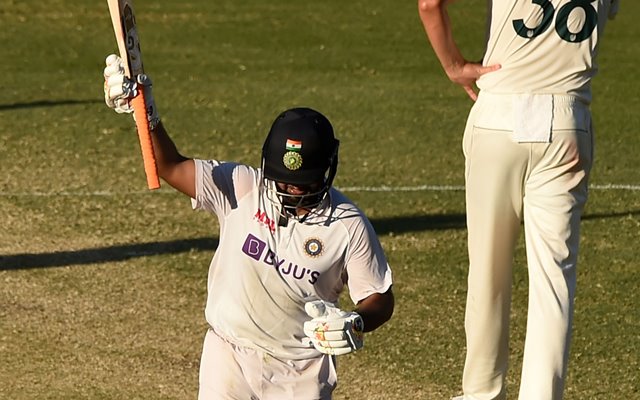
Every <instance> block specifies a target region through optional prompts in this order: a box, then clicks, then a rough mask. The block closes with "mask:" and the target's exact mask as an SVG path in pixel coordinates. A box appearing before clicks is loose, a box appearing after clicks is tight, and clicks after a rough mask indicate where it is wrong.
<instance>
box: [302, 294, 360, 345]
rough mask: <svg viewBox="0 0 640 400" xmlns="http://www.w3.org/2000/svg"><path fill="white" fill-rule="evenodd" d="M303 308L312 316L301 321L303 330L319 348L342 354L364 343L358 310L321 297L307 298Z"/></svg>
mask: <svg viewBox="0 0 640 400" xmlns="http://www.w3.org/2000/svg"><path fill="white" fill-rule="evenodd" d="M304 309H305V311H306V312H307V314H308V315H309V316H310V317H312V318H313V319H312V320H311V321H307V322H305V323H304V334H305V335H306V336H307V337H308V339H309V342H310V344H313V347H315V348H316V350H318V351H319V352H321V353H324V354H331V355H342V354H347V353H351V352H352V351H356V350H359V349H361V348H362V347H363V346H364V323H363V322H362V317H361V316H360V315H358V313H355V312H348V311H343V310H341V309H339V308H337V307H336V306H334V305H333V304H331V303H327V302H325V301H322V300H316V301H310V302H308V303H306V304H305V306H304Z"/></svg>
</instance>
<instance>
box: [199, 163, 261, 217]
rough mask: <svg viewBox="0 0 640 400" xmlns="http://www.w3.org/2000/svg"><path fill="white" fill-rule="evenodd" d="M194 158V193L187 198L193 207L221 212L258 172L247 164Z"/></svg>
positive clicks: (239, 196) (235, 200) (253, 182)
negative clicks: (192, 196)
mask: <svg viewBox="0 0 640 400" xmlns="http://www.w3.org/2000/svg"><path fill="white" fill-rule="evenodd" d="M194 161H195V167H196V197H195V198H193V199H191V206H192V207H193V209H194V210H204V211H209V212H212V213H214V214H216V215H218V216H219V217H222V216H225V215H227V214H228V213H229V212H230V211H231V210H233V209H234V208H236V207H237V206H238V201H239V200H240V199H242V197H244V196H245V195H246V194H247V193H249V192H250V191H251V190H252V188H254V187H255V185H257V184H258V173H257V171H256V170H255V169H254V168H251V167H249V166H246V165H243V164H238V163H232V162H222V161H216V160H194Z"/></svg>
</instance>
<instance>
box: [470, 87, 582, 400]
mask: <svg viewBox="0 0 640 400" xmlns="http://www.w3.org/2000/svg"><path fill="white" fill-rule="evenodd" d="M552 110H553V112H552V115H553V119H552V121H553V122H552V132H551V141H550V143H539V142H533V143H519V142H515V141H514V140H512V138H511V133H512V127H513V121H514V118H518V117H525V118H531V117H532V116H517V115H516V116H514V115H512V96H510V95H495V94H489V93H483V92H481V93H480V95H479V98H478V100H477V102H476V103H475V104H474V106H473V108H472V110H471V112H470V113H469V119H468V122H467V126H466V129H465V133H464V138H463V151H464V154H465V161H466V166H465V179H466V204H467V206H466V208H467V227H468V251H469V275H468V294H467V304H466V314H465V332H466V339H467V354H466V360H465V367H464V373H463V390H464V393H465V398H468V399H474V400H494V399H505V398H506V389H505V376H506V374H507V367H508V366H507V364H508V359H509V314H510V306H511V286H512V268H513V257H514V249H515V246H516V242H517V239H518V236H519V232H520V227H521V225H522V223H523V224H524V235H525V244H526V254H527V267H528V276H529V298H528V302H529V303H528V314H527V330H526V339H525V346H524V359H523V366H522V376H521V383H520V391H519V397H518V399H520V400H559V399H561V398H562V392H563V389H564V380H565V376H566V369H567V362H568V356H569V343H570V340H571V324H572V316H573V301H574V296H575V289H576V262H577V258H578V243H579V234H580V218H581V215H582V211H583V208H584V205H585V203H586V201H587V180H588V175H589V171H590V169H591V165H592V159H593V131H592V124H591V114H590V111H589V108H588V105H586V104H583V103H581V102H580V101H579V100H578V99H577V98H575V97H572V96H567V95H562V96H555V95H554V96H553V107H552Z"/></svg>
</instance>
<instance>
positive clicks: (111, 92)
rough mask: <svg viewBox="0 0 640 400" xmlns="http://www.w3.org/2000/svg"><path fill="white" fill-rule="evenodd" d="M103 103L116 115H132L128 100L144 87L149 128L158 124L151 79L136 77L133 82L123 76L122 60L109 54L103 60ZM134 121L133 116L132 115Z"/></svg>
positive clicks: (158, 118) (143, 75)
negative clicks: (104, 64) (104, 65)
mask: <svg viewBox="0 0 640 400" xmlns="http://www.w3.org/2000/svg"><path fill="white" fill-rule="evenodd" d="M105 63H106V67H105V68H104V101H105V103H106V104H107V106H108V107H109V108H112V109H114V110H115V111H116V112H117V113H132V112H133V107H132V106H131V103H130V100H131V99H132V98H134V97H136V96H137V95H138V89H139V88H140V87H144V99H145V108H146V111H147V120H148V121H149V127H150V128H151V129H152V130H153V129H155V127H156V126H157V125H158V123H160V116H159V115H158V109H157V107H156V104H155V100H154V98H153V91H152V89H151V86H152V84H153V82H152V81H151V78H149V76H147V75H145V74H141V75H138V76H136V78H135V81H134V80H131V79H129V78H127V77H126V76H125V75H124V65H123V63H122V59H121V58H120V57H119V56H117V55H115V54H111V55H109V56H108V57H107V59H106V60H105ZM134 119H135V115H134Z"/></svg>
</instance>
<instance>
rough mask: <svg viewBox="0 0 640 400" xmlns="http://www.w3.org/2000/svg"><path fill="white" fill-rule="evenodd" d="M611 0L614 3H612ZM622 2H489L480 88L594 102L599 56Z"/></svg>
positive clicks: (614, 0) (560, 0)
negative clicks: (487, 68)
mask: <svg viewBox="0 0 640 400" xmlns="http://www.w3.org/2000/svg"><path fill="white" fill-rule="evenodd" d="M612 2H613V4H612ZM617 5H618V0H552V1H550V0H493V1H491V0H489V13H490V21H489V27H488V30H489V37H488V41H487V48H486V51H485V56H484V58H483V64H484V65H494V64H501V65H502V68H501V69H499V70H498V71H495V72H491V73H488V74H485V75H483V76H482V77H481V78H480V79H479V80H478V82H477V85H478V87H479V88H480V89H482V90H486V91H488V92H492V93H498V94H500V93H545V94H571V95H576V96H579V97H580V98H582V99H583V100H584V101H585V102H587V103H589V102H590V101H591V86H590V82H591V78H592V77H593V76H594V75H595V74H596V72H597V65H596V63H595V57H596V53H597V49H598V44H599V42H600V40H601V39H602V32H603V29H604V25H605V22H606V20H607V17H610V18H612V17H613V15H614V14H615V12H617Z"/></svg>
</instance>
